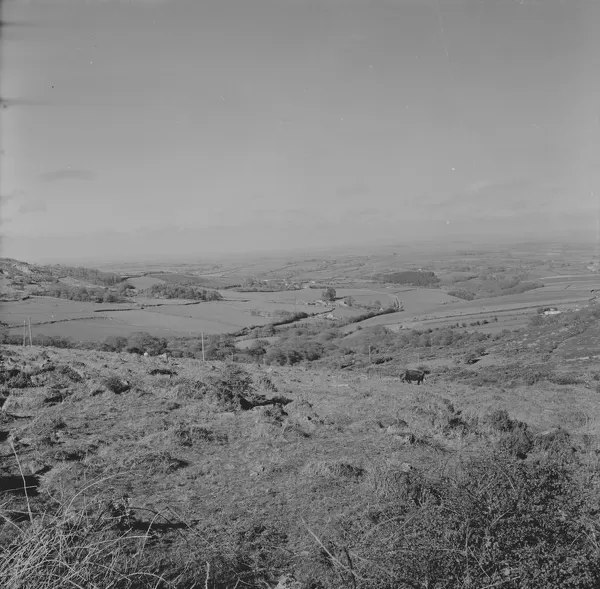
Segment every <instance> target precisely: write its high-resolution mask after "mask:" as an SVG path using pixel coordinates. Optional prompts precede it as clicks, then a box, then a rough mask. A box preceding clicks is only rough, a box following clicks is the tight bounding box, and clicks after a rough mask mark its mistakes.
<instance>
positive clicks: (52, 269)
mask: <svg viewBox="0 0 600 589" xmlns="http://www.w3.org/2000/svg"><path fill="white" fill-rule="evenodd" d="M41 269H42V270H47V271H48V272H49V273H50V274H51V275H52V276H54V277H60V278H63V277H65V276H68V277H70V278H75V279H77V280H84V281H86V282H91V283H92V284H98V285H100V286H115V285H116V284H119V283H120V282H123V280H125V279H124V278H123V277H122V276H119V275H118V274H115V273H114V272H101V271H100V270H96V269H95V268H84V267H83V266H77V267H73V266H62V265H54V266H42V268H41Z"/></svg>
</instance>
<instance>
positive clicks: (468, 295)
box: [448, 288, 476, 301]
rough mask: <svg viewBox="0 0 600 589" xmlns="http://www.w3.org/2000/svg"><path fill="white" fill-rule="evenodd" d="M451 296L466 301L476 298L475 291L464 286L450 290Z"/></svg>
mask: <svg viewBox="0 0 600 589" xmlns="http://www.w3.org/2000/svg"><path fill="white" fill-rule="evenodd" d="M448 294H449V295H450V296H451V297H456V298H458V299H463V300H465V301H472V300H473V299H474V298H475V296H476V295H475V293H474V292H471V291H468V290H465V289H463V288H459V289H456V290H451V291H449V292H448Z"/></svg>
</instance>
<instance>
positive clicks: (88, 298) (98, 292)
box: [37, 283, 125, 303]
mask: <svg viewBox="0 0 600 589" xmlns="http://www.w3.org/2000/svg"><path fill="white" fill-rule="evenodd" d="M121 292H123V291H121ZM37 294H38V295H39V296H45V297H55V298H57V299H68V300H70V301H81V302H90V303H122V302H124V301H125V299H124V297H123V296H122V294H121V293H119V292H116V291H115V290H112V289H109V288H87V287H85V286H69V285H66V284H61V283H56V284H53V285H51V286H48V287H45V288H40V289H38V291H37Z"/></svg>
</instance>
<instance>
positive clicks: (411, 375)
mask: <svg viewBox="0 0 600 589" xmlns="http://www.w3.org/2000/svg"><path fill="white" fill-rule="evenodd" d="M424 378H425V372H423V371H422V370H405V371H404V374H403V375H402V377H401V378H400V380H401V381H404V382H413V381H414V380H416V381H417V384H421V383H422V382H423V379H424Z"/></svg>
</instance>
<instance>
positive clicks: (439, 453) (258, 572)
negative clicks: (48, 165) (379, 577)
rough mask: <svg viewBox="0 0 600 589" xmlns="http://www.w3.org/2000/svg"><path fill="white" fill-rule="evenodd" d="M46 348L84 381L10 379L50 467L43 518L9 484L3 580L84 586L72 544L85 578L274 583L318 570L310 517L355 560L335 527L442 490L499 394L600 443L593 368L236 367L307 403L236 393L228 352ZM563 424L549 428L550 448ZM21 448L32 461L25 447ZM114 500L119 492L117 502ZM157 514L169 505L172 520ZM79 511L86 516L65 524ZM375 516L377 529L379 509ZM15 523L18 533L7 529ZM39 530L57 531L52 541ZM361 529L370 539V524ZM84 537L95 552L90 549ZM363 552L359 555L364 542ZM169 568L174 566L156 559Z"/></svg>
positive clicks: (14, 470)
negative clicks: (586, 374)
mask: <svg viewBox="0 0 600 589" xmlns="http://www.w3.org/2000/svg"><path fill="white" fill-rule="evenodd" d="M11 351H14V353H15V355H16V357H18V358H19V359H21V360H22V361H23V362H24V363H25V365H32V364H33V363H36V362H38V361H39V359H38V358H37V354H39V351H36V350H35V349H31V350H29V349H27V348H25V349H12V350H11ZM45 353H46V354H47V355H48V357H49V358H48V359H47V360H46V361H49V362H52V363H55V364H57V365H59V364H60V365H67V366H71V367H72V368H74V369H75V370H77V371H78V372H79V373H83V374H85V376H86V380H84V381H83V382H73V381H71V380H70V382H69V384H68V387H69V389H70V390H72V393H71V394H69V395H67V396H65V398H64V400H62V401H61V402H60V403H59V404H58V405H53V406H50V405H48V404H46V403H44V402H43V401H42V400H43V399H44V398H47V396H48V395H49V394H50V392H51V391H50V389H49V383H45V384H42V385H41V386H39V387H35V388H30V389H16V390H15V391H11V396H12V395H13V394H14V395H15V399H19V403H21V404H22V409H23V411H22V413H23V414H26V411H25V410H27V411H29V410H30V409H31V410H32V412H31V413H27V415H32V417H30V418H17V417H11V416H10V412H8V413H9V415H7V414H6V413H5V414H3V416H2V423H1V425H0V431H6V432H10V439H11V440H13V441H14V445H15V449H16V451H17V452H18V455H19V458H20V464H21V466H22V468H23V472H24V473H25V476H32V475H33V474H34V473H39V472H40V471H41V470H44V471H45V472H43V474H41V475H40V476H39V481H38V482H37V483H36V491H37V492H38V493H39V495H38V496H36V497H33V496H30V497H29V500H30V503H31V506H32V513H33V515H32V517H31V518H30V517H29V515H28V508H27V504H26V502H25V498H24V497H23V496H21V495H19V496H17V495H10V496H9V495H8V494H4V493H3V494H2V495H1V498H2V505H3V506H4V507H3V508H2V509H4V512H3V513H4V515H5V518H4V522H5V523H4V524H3V525H2V526H0V527H1V528H2V534H3V535H2V536H1V537H0V538H1V540H0V546H1V547H2V548H1V549H2V550H4V554H5V555H6V556H7V557H8V555H12V556H11V559H12V560H10V561H7V563H6V564H3V568H2V569H1V570H2V575H4V577H0V584H1V583H3V582H4V585H3V586H6V587H10V589H13V587H14V588H15V589H17V588H21V587H23V588H25V587H32V588H33V587H38V586H39V587H59V586H69V585H68V584H63V585H59V584H55V585H52V584H50V583H51V575H61V574H63V569H62V568H60V567H63V566H66V565H65V564H64V563H65V562H66V563H67V564H68V566H69V567H71V569H72V570H73V571H75V570H76V564H75V563H77V562H80V563H81V564H82V566H83V565H85V567H87V568H86V571H87V572H85V571H82V572H80V573H77V574H79V575H81V576H80V577H75V576H73V577H72V579H73V582H71V586H77V585H76V583H79V586H81V587H95V586H97V587H132V588H133V587H162V586H164V587H170V586H174V587H175V586H177V588H178V589H183V588H185V589H188V588H189V587H192V586H193V583H197V585H196V586H197V587H202V586H204V580H205V576H206V562H207V561H208V562H210V563H211V572H210V583H209V585H208V586H209V587H211V588H212V587H213V581H214V582H215V585H214V587H215V588H216V587H220V588H222V589H225V588H226V587H227V588H233V587H234V586H235V585H236V583H239V584H238V587H241V586H244V585H243V584H244V583H246V584H247V585H249V586H256V587H266V586H267V585H268V586H269V587H274V586H275V585H276V581H277V579H278V578H279V576H280V575H282V574H284V573H291V572H293V571H295V573H296V574H297V575H300V576H301V577H302V578H303V583H305V584H304V587H308V586H309V585H308V583H309V581H308V579H309V577H310V573H309V569H310V566H309V565H310V563H312V564H314V563H315V562H317V561H318V559H319V558H321V556H319V555H320V554H321V553H322V552H323V549H322V547H320V546H319V545H318V543H317V542H316V540H315V538H314V537H313V536H312V535H311V533H309V531H308V530H309V529H310V530H311V531H312V532H313V533H314V534H315V535H316V536H317V537H318V538H319V539H321V541H322V542H323V545H324V546H325V547H326V548H327V549H328V550H330V552H331V554H332V555H333V556H334V557H335V558H336V559H338V560H339V562H340V563H342V564H343V565H344V566H345V567H349V566H350V565H349V564H348V561H347V559H346V557H345V556H344V554H343V550H342V549H341V548H339V546H338V548H332V547H331V546H330V545H329V544H328V542H329V538H330V532H331V526H333V525H334V523H335V522H340V521H341V522H346V521H354V522H355V525H356V526H359V524H360V522H363V520H364V518H367V519H368V517H367V515H365V514H368V513H371V511H373V510H375V511H378V512H379V511H381V512H382V513H383V512H385V509H387V507H386V506H387V505H389V504H390V503H393V502H394V501H397V500H398V498H403V499H402V501H405V502H406V501H408V502H409V503H410V502H411V501H412V502H413V503H410V504H411V505H412V504H414V500H415V498H416V501H417V502H422V501H425V499H426V496H427V492H428V491H427V490H428V488H429V487H428V485H429V484H430V482H431V481H432V480H438V479H440V477H442V476H443V474H444V473H448V472H451V471H452V469H454V468H456V467H457V465H458V464H460V463H461V462H462V461H464V460H465V459H466V458H467V457H469V456H472V455H476V454H477V453H478V452H480V451H481V450H482V449H484V448H489V447H490V446H493V445H494V444H496V443H497V442H498V441H499V440H500V439H501V438H502V437H503V436H504V435H505V433H504V432H501V431H498V429H497V428H496V429H495V428H494V427H492V425H491V424H490V423H489V420H486V416H488V415H489V414H490V413H491V412H493V411H496V410H502V409H506V410H507V411H508V414H509V416H510V418H511V419H513V420H514V419H517V420H521V421H526V422H528V423H529V424H530V425H531V426H532V436H535V435H537V434H538V433H539V432H540V431H544V430H549V429H552V428H555V427H557V426H558V425H561V424H563V425H565V427H566V428H567V429H570V431H571V434H572V437H571V442H572V443H575V441H576V440H579V437H581V436H583V435H584V434H585V435H587V436H588V437H589V439H588V442H589V444H588V446H587V450H585V452H587V454H586V455H587V456H588V457H589V458H590V460H592V458H593V457H594V456H595V457H596V459H597V456H596V454H594V452H595V450H594V449H595V448H596V444H597V442H596V438H595V436H597V434H598V427H599V423H600V408H599V407H598V404H597V402H596V401H597V399H596V395H597V393H595V391H594V390H593V389H588V388H586V386H585V385H584V384H573V385H568V386H564V385H558V384H553V383H538V384H536V385H534V386H530V387H525V386H519V387H515V388H511V389H502V388H501V387H500V386H496V387H493V388H485V387H479V388H471V387H470V386H468V385H467V384H460V383H455V382H447V381H444V380H443V379H441V378H440V379H438V380H435V381H434V380H433V379H432V381H431V382H426V383H425V384H423V385H421V386H416V385H411V384H406V383H400V382H399V381H398V380H394V379H393V378H379V377H378V376H377V375H375V374H373V375H371V376H368V377H367V376H365V375H359V374H346V373H336V372H331V371H327V370H314V371H304V370H302V369H301V368H288V367H286V368H277V369H276V370H269V371H268V372H267V371H265V370H264V369H263V368H260V367H255V366H249V367H247V372H248V374H249V376H250V381H248V380H247V379H246V378H245V376H244V374H237V376H236V378H237V379H238V382H239V383H241V388H242V389H244V391H245V393H248V394H250V393H252V391H253V390H258V391H260V392H261V393H262V394H267V396H270V397H274V396H275V395H276V393H275V389H277V391H280V392H281V394H282V395H284V396H285V397H288V398H290V399H292V403H290V404H288V405H285V406H284V407H280V406H265V407H257V408H255V409H252V410H249V411H246V410H242V409H241V408H240V407H239V406H238V405H236V404H235V403H234V402H233V401H235V394H236V391H237V392H239V390H238V389H240V387H237V388H236V390H232V389H230V388H228V387H227V386H226V384H227V383H224V382H223V380H222V375H223V374H224V373H223V370H227V368H226V367H225V366H224V365H223V364H221V363H217V362H211V363H206V364H203V363H202V362H198V361H194V360H183V359H182V360H177V362H176V364H177V366H176V367H175V369H176V371H177V373H178V376H177V377H176V378H173V379H172V380H170V379H168V378H160V377H156V376H152V375H149V374H148V371H149V370H148V363H147V362H145V361H144V359H140V358H138V357H134V356H132V357H129V356H127V355H125V356H123V358H121V357H120V356H119V355H117V354H108V353H104V354H103V353H100V354H96V353H87V352H84V351H73V350H50V349H48V350H46V351H45ZM76 363H83V364H84V366H83V367H82V366H81V365H80V364H76ZM213 367H214V368H213ZM109 374H114V375H115V376H116V377H117V378H118V379H123V380H127V381H129V382H130V383H131V384H132V387H131V389H130V390H127V391H124V392H122V393H120V394H116V393H114V392H111V391H110V390H109V389H108V388H106V387H103V388H102V390H101V392H99V393H97V394H94V390H92V389H93V387H90V384H89V380H87V379H89V378H94V379H98V381H101V379H102V378H104V377H105V376H106V375H109ZM63 377H64V374H63V375H62V376H61V378H63ZM267 378H268V382H267ZM268 383H271V384H272V385H273V386H272V387H271V385H270V384H268ZM594 383H595V381H594ZM50 384H52V383H50ZM267 389H269V390H270V393H269V392H268V391H267ZM240 390H241V389H240ZM567 391H568V392H567ZM23 392H26V393H27V394H29V393H31V395H30V396H29V397H25V396H22V393H23ZM566 395H568V396H566ZM9 398H10V397H9ZM567 401H568V402H567ZM546 409H549V410H551V411H545V410H546ZM404 434H406V435H404ZM578 436H579V437H578ZM558 437H560V436H558ZM557 439H558V438H556V439H555V438H551V437H548V438H544V439H540V440H539V441H537V442H535V443H536V444H537V447H538V448H539V449H540V451H542V450H543V451H544V452H550V451H551V450H552V448H553V447H554V446H553V445H555V444H559V443H561V442H560V440H559V441H558V442H557V441H556V440H557ZM571 442H569V443H571ZM577 443H579V442H577ZM4 447H5V444H2V443H0V450H2V449H3V448H4ZM582 451H583V450H582ZM30 464H32V465H33V466H29V465H30ZM590 464H591V462H590ZM5 465H6V469H7V470H8V471H10V472H11V474H13V475H15V476H18V473H19V472H20V471H19V467H18V466H17V463H16V460H15V457H14V456H7V457H6V460H5ZM590 468H592V467H590ZM594 468H596V467H594ZM592 470H593V469H592ZM91 481H94V483H93V484H92V483H91ZM428 481H429V482H428ZM92 490H93V493H92ZM91 495H93V497H92V498H91ZM124 497H128V499H124ZM57 498H58V499H57ZM67 498H68V499H67ZM5 499H6V501H5ZM111 501H116V502H117V507H115V505H114V504H113V507H112V508H109V507H108V506H109V504H110V502H111ZM38 504H39V505H38ZM118 505H120V507H118ZM128 506H129V507H128ZM132 506H133V507H132ZM113 508H115V509H116V515H115V514H114V513H113V512H114V509H113ZM111 509H113V511H111ZM130 509H131V510H132V511H131V512H129V511H128V510H130ZM15 511H21V512H23V514H24V515H22V517H21V520H22V521H16V520H15V515H14V513H15ZM111 513H113V515H110V514H111ZM156 514H163V515H164V514H169V515H168V517H169V521H170V522H171V523H172V524H173V525H171V524H169V525H167V523H168V522H167V521H166V520H165V518H164V517H163V516H162V515H161V516H157V515H156ZM173 514H177V515H176V516H175V515H173ZM146 516H147V517H146ZM111 517H112V518H113V519H111ZM382 517H383V516H382ZM114 518H116V519H114ZM17 519H18V518H17ZM9 520H10V522H11V523H9ZM153 520H154V521H155V524H154V525H153V526H150V523H151V522H152V521H153ZM303 521H304V522H305V524H306V525H304V524H303V523H302V522H303ZM68 522H74V525H75V527H73V528H69V527H68V526H67V527H66V528H65V526H66V525H67V523H68ZM115 522H116V523H115ZM128 522H129V524H133V527H132V529H128V528H127V525H128ZM136 522H137V523H136ZM182 522H186V523H185V524H183V523H182ZM157 523H160V524H161V525H160V526H159V525H156V524H157ZM175 523H177V524H178V525H179V524H181V525H180V527H177V526H175ZM142 524H144V525H145V526H146V527H143V526H142ZM69 525H71V524H69ZM336 525H337V524H336ZM344 525H345V524H344ZM353 525H354V524H353ZM360 525H363V524H360ZM386 525H387V524H386ZM119 526H121V528H123V529H121V528H119ZM364 526H365V527H364V528H363V532H365V531H366V530H370V529H371V527H370V526H372V524H368V523H364ZM382 529H383V528H382ZM8 530H11V531H10V534H9V535H11V536H12V539H13V540H15V539H16V538H17V537H18V538H19V541H18V542H16V543H12V544H10V543H9V542H8V541H5V536H6V535H7V534H8ZM70 530H79V531H70ZM363 532H361V534H362V533H363ZM365 533H366V532H365ZM61 534H62V535H63V536H62V537H61ZM69 534H70V535H69ZM36 535H37V536H38V539H39V541H40V542H41V541H42V539H43V542H44V543H45V544H44V545H43V546H42V544H40V545H39V546H38V545H36V544H35V542H36V540H35V536H36ZM77 538H81V539H82V540H81V543H80V544H77ZM357 538H358V536H357ZM361 538H362V536H361ZM94 542H95V543H96V544H97V546H96V545H94V546H92V544H94ZM361 542H363V545H364V546H365V547H368V540H366V539H365V540H364V541H363V540H362V539H361ZM115 543H118V544H119V546H116V545H115ZM83 547H85V550H86V551H89V552H90V555H89V556H85V555H83V556H82V551H83V550H84V548H83ZM338 549H339V550H338ZM53 550H54V552H53ZM93 550H96V553H95V554H96V556H94V555H93ZM365 550H366V548H365ZM56 551H58V552H56ZM367 552H368V551H367ZM113 553H114V554H116V556H114V557H113ZM57 554H58V555H59V556H57ZM86 554H87V553H86ZM365 554H366V553H365ZM84 556H85V557H84ZM367 556H368V558H369V559H371V558H372V557H373V555H372V554H371V553H368V554H367V555H366V556H365V558H367ZM61 558H62V559H63V560H64V562H63V564H60V566H59V565H58V564H56V562H58V561H60V559H61ZM327 558H329V557H327ZM28 559H29V560H28ZM36 559H37V560H36ZM77 559H79V560H77ZM94 559H96V560H94ZM102 559H104V564H105V567H104V568H103V569H102V570H100V567H99V565H98V566H97V563H98V562H100V561H101V560H102ZM312 559H316V560H314V561H313V560H312ZM350 559H351V560H352V561H353V563H354V566H355V570H358V569H357V568H356V567H358V566H359V565H357V564H356V555H353V554H351V555H350ZM5 560H6V559H5ZM329 561H331V558H329ZM35 562H38V564H39V563H40V562H41V563H46V562H47V564H44V565H43V566H46V567H47V568H48V571H49V572H48V573H47V577H44V578H42V577H41V576H39V577H34V576H31V578H30V579H31V580H30V581H27V582H25V581H23V582H22V583H21V584H20V585H19V582H21V581H19V579H25V576H24V575H25V572H27V574H30V575H33V571H34V569H35V567H34V563H35ZM319 562H320V561H319ZM17 563H20V564H17ZM95 563H96V564H95ZM40 566H41V565H40ZM311 566H312V565H311ZM315 566H316V565H315ZM336 566H338V565H336ZM52 567H59V568H52ZM94 567H96V568H97V569H98V570H96V573H95V574H97V575H98V576H97V577H93V576H92V572H90V571H92V570H95V569H94ZM373 567H375V564H373ZM42 568H43V567H42ZM338 568H339V572H340V573H341V574H342V576H343V578H344V581H343V582H342V580H341V577H340V575H339V574H338V573H337V572H336V570H335V567H334V569H330V572H331V575H332V576H331V578H330V577H329V576H328V575H329V573H325V572H323V570H324V569H323V570H321V569H319V570H320V571H321V573H320V574H321V575H322V576H321V578H320V580H321V581H322V582H324V583H325V581H327V579H329V581H327V583H329V584H326V585H325V586H327V587H328V589H329V588H330V587H337V586H339V587H342V586H352V582H353V581H352V575H350V574H349V573H348V571H347V570H345V569H343V568H340V567H339V566H338ZM13 569H14V570H13ZM71 569H68V570H67V569H64V570H67V572H68V574H71V573H70V572H69V571H70V570H71ZM315 570H316V569H315ZM368 570H369V567H368V566H367V564H365V563H364V562H363V563H362V564H360V573H357V574H359V575H360V576H361V577H364V578H366V577H368V574H367V573H368ZM372 570H374V569H372ZM136 571H137V572H139V573H140V574H139V575H137V576H135V575H133V573H134V572H136ZM302 571H304V572H302ZM39 574H40V575H41V574H42V573H39ZM64 574H66V573H64ZM72 574H73V575H75V572H73V573H72ZM100 574H102V575H105V577H101V576H100ZM159 574H160V575H162V577H163V580H161V579H159V578H158V576H156V577H153V576H152V575H159ZM11 575H13V576H11ZM19 575H21V577H19ZM86 575H87V576H86ZM111 575H112V576H111ZM5 579H6V580H5ZM335 579H337V580H335ZM217 580H218V583H220V584H218V583H217ZM69 582H70V581H69ZM11 583H12V584H11ZM27 583H29V584H27ZM44 583H46V584H44ZM94 583H95V585H94ZM111 583H112V585H111ZM136 583H137V584H136ZM143 583H146V585H144V584H143ZM161 583H163V585H161ZM169 583H170V584H171V585H169ZM265 583H266V584H267V585H265ZM336 583H337V585H336ZM344 583H346V584H345V585H344ZM356 583H357V586H358V587H368V586H369V585H368V584H365V583H366V582H363V581H360V579H358V578H357V579H356ZM361 583H363V584H362V585H361ZM375 586H376V585H373V587H375Z"/></svg>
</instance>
